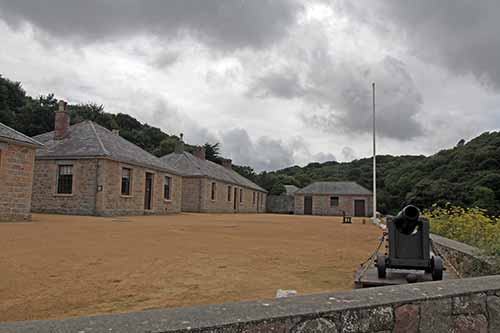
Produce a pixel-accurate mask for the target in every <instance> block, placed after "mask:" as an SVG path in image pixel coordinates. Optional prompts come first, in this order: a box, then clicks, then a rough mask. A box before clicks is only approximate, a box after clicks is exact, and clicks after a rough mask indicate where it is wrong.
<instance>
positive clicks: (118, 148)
mask: <svg viewBox="0 0 500 333" xmlns="http://www.w3.org/2000/svg"><path fill="white" fill-rule="evenodd" d="M34 139H36V140H38V141H40V142H42V143H43V144H44V147H43V148H40V149H37V152H36V158H38V159H71V158H92V157H104V158H110V159H112V160H115V161H119V162H124V163H130V164H136V165H140V166H143V167H147V168H152V169H157V170H163V171H166V172H169V173H173V174H178V175H179V174H182V172H180V171H179V170H177V169H174V168H169V167H166V166H165V165H164V163H162V162H161V161H160V159H159V158H158V157H156V156H154V155H152V154H150V153H148V152H147V151H145V150H144V149H142V148H140V147H138V146H136V145H135V144H133V143H132V142H130V141H127V140H126V139H124V138H122V137H121V136H119V135H117V134H114V133H113V132H111V131H110V130H108V129H107V128H104V127H102V126H100V125H98V124H96V123H94V122H92V121H88V120H87V121H83V122H80V123H78V124H75V125H72V126H70V127H69V134H68V136H67V137H66V138H64V139H61V140H54V132H53V131H52V132H48V133H44V134H40V135H37V136H35V137H34Z"/></svg>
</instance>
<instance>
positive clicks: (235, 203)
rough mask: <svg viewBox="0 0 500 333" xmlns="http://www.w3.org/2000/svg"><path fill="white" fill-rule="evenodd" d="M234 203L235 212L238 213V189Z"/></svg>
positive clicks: (234, 196) (235, 190)
mask: <svg viewBox="0 0 500 333" xmlns="http://www.w3.org/2000/svg"><path fill="white" fill-rule="evenodd" d="M233 201H234V211H237V210H238V189H237V188H236V187H235V188H234V195H233Z"/></svg>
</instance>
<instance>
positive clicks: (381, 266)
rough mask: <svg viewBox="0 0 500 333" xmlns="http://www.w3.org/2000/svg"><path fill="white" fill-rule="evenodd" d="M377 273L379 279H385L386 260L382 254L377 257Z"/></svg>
mask: <svg viewBox="0 0 500 333" xmlns="http://www.w3.org/2000/svg"><path fill="white" fill-rule="evenodd" d="M377 273H378V277H379V278H385V276H386V273H387V267H386V258H385V256H384V255H382V254H379V255H378V256H377Z"/></svg>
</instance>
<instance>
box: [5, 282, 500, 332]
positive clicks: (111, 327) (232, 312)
mask: <svg viewBox="0 0 500 333" xmlns="http://www.w3.org/2000/svg"><path fill="white" fill-rule="evenodd" d="M499 290H500V276H485V277H478V278H468V279H457V280H447V281H438V282H426V283H415V284H407V285H399V286H387V287H378V288H369V289H358V290H353V291H349V292H339V293H330V294H312V295H306V296H296V297H290V298H281V299H272V300H261V301H250V302H248V301H247V302H233V303H225V304H220V305H205V306H196V307H188V308H172V309H162V310H148V311H142V312H135V313H126V314H115V315H100V316H93V317H78V318H67V319H63V320H44V321H30V322H13V323H0V332H2V333H3V332H20V333H22V332H92V333H93V332H176V331H185V330H216V329H224V328H226V329H229V330H227V331H230V329H231V326H232V325H242V324H244V323H247V324H249V323H259V322H272V321H275V320H283V319H287V318H293V317H301V318H318V317H319V316H321V315H323V314H328V313H335V312H336V313H339V312H343V311H349V310H360V309H365V308H374V307H380V306H393V305H398V304H404V303H413V302H421V301H426V300H431V299H440V298H450V297H455V296H462V295H468V294H477V293H485V294H492V293H494V292H496V291H499ZM234 327H237V326H233V328H234ZM224 331H226V330H224Z"/></svg>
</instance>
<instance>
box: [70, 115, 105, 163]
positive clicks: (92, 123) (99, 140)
mask: <svg viewBox="0 0 500 333" xmlns="http://www.w3.org/2000/svg"><path fill="white" fill-rule="evenodd" d="M87 121H88V122H89V124H90V127H91V128H92V132H94V134H95V137H96V138H97V142H99V146H101V149H102V151H103V152H104V154H105V155H108V156H109V155H111V154H110V153H109V151H108V150H107V149H106V147H104V143H102V140H101V138H100V137H99V134H97V130H96V129H95V126H94V122H93V121H91V120H86V122H87ZM75 125H76V124H75ZM97 125H98V124H97Z"/></svg>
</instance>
